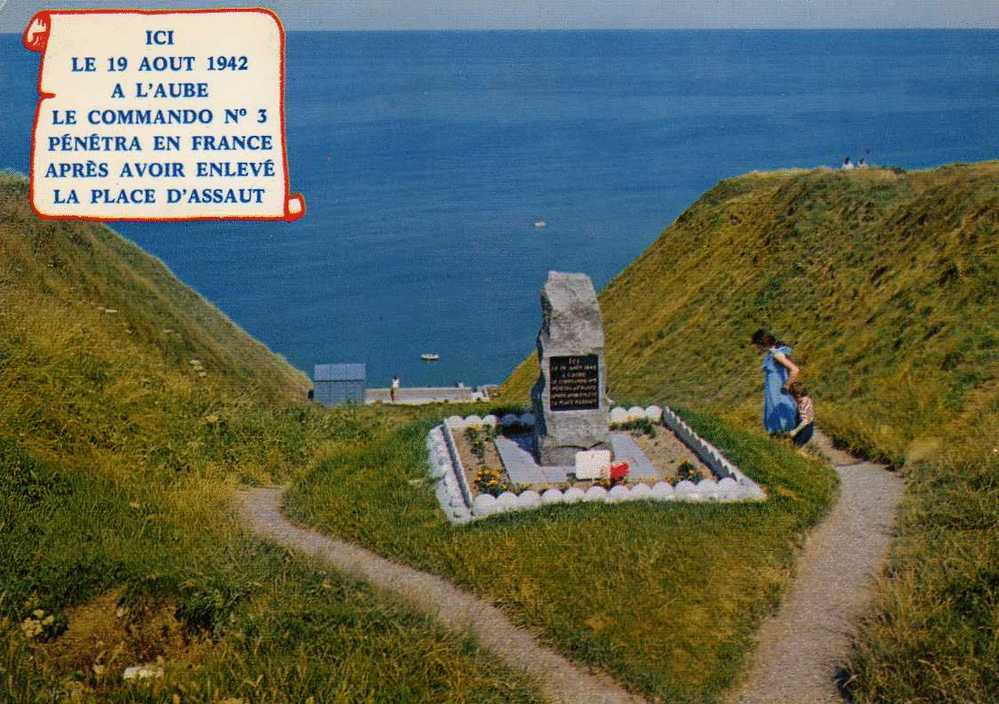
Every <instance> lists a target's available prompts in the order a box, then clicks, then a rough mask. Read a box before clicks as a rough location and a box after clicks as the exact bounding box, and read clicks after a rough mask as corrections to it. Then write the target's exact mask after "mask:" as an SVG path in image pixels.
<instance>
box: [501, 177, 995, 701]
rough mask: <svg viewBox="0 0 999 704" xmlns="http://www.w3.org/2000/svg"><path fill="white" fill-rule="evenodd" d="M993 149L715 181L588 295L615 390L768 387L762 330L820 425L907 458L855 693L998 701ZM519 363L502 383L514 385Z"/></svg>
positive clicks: (861, 446)
mask: <svg viewBox="0 0 999 704" xmlns="http://www.w3.org/2000/svg"><path fill="white" fill-rule="evenodd" d="M997 300H999V162H987V163H981V164H973V165H955V166H948V167H943V168H939V169H935V170H932V171H926V172H918V173H908V174H905V173H895V172H893V171H888V170H876V169H871V170H857V171H851V172H843V171H837V172H831V171H828V170H816V171H788V172H779V173H769V174H750V175H746V176H742V177H739V178H734V179H730V180H726V181H723V182H721V183H720V184H718V185H717V186H716V187H715V188H713V189H712V190H711V191H709V192H708V193H707V194H705V195H704V196H703V197H702V198H701V199H700V200H699V201H697V202H696V203H695V204H694V205H693V206H692V207H691V208H690V209H689V210H687V211H686V212H685V213H683V215H681V216H680V217H679V218H678V219H677V220H676V221H675V222H674V223H673V224H672V225H671V226H670V227H669V228H668V229H667V230H666V231H665V232H664V233H663V234H662V236H661V237H660V238H659V239H658V240H657V241H656V242H655V243H654V244H653V245H652V246H650V247H649V248H648V250H646V251H645V252H644V253H643V254H642V255H641V256H640V257H639V258H638V259H637V260H636V261H635V262H633V263H632V264H631V265H630V266H629V267H628V268H627V269H625V270H624V271H623V272H622V273H621V274H620V275H619V276H618V277H617V278H616V279H615V280H614V281H613V282H611V284H610V285H609V286H608V287H607V289H606V290H605V291H603V292H602V294H601V296H600V301H601V306H602V310H603V315H604V320H605V324H606V331H607V358H608V364H609V367H610V385H611V395H612V396H613V397H614V398H616V399H618V400H619V401H623V400H641V401H644V402H653V401H663V402H667V403H678V404H681V405H685V406H692V407H695V408H702V409H711V410H719V409H727V408H732V407H733V406H734V407H738V408H742V409H745V410H746V411H747V412H748V410H749V409H752V411H753V412H754V413H756V412H757V411H756V408H757V406H758V405H759V404H760V403H761V398H760V390H761V383H762V377H761V373H760V369H759V365H760V360H759V359H758V358H757V356H756V355H755V354H754V353H753V351H752V349H751V348H750V347H749V346H748V344H747V343H748V338H749V335H750V334H751V333H752V331H753V330H755V329H756V328H758V327H768V328H771V329H772V330H773V331H774V332H775V333H776V334H777V335H778V336H779V337H782V338H783V339H784V340H785V341H786V342H787V343H788V344H790V345H791V346H792V347H793V348H794V358H795V359H796V360H797V361H798V362H800V363H801V365H802V367H803V369H804V377H803V379H804V381H805V383H806V384H807V386H808V387H809V389H810V390H811V391H812V392H813V396H814V398H815V399H816V406H817V411H818V417H819V424H820V425H821V426H822V427H824V428H825V429H826V430H827V431H828V432H830V433H831V434H833V435H834V436H835V437H836V438H837V439H838V440H839V441H840V442H841V443H843V444H844V445H847V446H849V447H851V448H853V449H854V450H856V451H858V452H860V453H862V454H866V455H868V456H871V457H876V458H883V459H886V460H887V461H889V462H890V463H892V464H894V465H896V466H897V467H903V468H904V471H905V472H906V473H907V474H908V476H909V479H910V481H909V489H908V495H907V500H906V503H905V506H904V509H903V514H902V520H901V527H900V535H899V538H898V540H897V541H896V543H895V549H894V552H893V556H892V564H891V568H890V570H889V572H888V574H887V575H886V577H885V579H884V580H882V582H881V583H880V585H879V595H878V607H877V613H876V614H875V615H874V616H872V618H871V619H870V620H869V621H868V622H867V623H866V624H865V626H864V630H863V635H862V638H861V641H860V643H859V644H858V646H857V649H856V652H855V656H854V660H853V662H852V663H851V670H852V672H851V674H852V675H853V677H854V679H853V680H852V681H851V683H850V687H851V689H852V691H853V692H854V695H855V697H856V699H857V700H858V701H860V702H875V701H877V702H881V701H891V702H896V701H899V702H901V701H905V702H945V701H946V702H987V701H995V700H996V699H997V698H999V665H997V663H999V636H997V632H999V479H997V478H999V447H997V445H999V441H997V438H999V307H997V304H996V301H997ZM536 373H537V372H536V361H535V360H534V359H533V358H531V359H528V360H526V361H525V362H524V363H523V364H522V365H521V366H520V367H519V368H518V369H517V370H516V371H515V372H514V374H513V375H512V376H511V378H510V379H509V380H508V381H507V383H506V384H505V385H504V394H505V395H506V397H507V398H509V399H520V398H525V397H526V394H527V390H528V389H529V387H530V384H531V383H532V382H533V380H534V378H535V375H536Z"/></svg>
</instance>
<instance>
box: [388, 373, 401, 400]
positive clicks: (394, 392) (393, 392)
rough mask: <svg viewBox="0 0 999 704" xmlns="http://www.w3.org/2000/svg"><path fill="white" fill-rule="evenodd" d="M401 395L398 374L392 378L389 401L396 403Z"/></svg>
mask: <svg viewBox="0 0 999 704" xmlns="http://www.w3.org/2000/svg"><path fill="white" fill-rule="evenodd" d="M398 394H399V375H398V374H396V375H395V376H393V377H392V385H391V386H390V387H389V399H391V401H392V403H395V400H396V396H398Z"/></svg>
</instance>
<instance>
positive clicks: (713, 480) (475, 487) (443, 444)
mask: <svg viewBox="0 0 999 704" xmlns="http://www.w3.org/2000/svg"><path fill="white" fill-rule="evenodd" d="M610 418H611V423H610V430H611V431H612V432H611V433H610V439H609V443H610V445H611V446H613V448H614V449H615V453H616V459H617V460H622V461H624V462H626V463H628V465H629V467H628V474H627V475H625V476H624V477H614V476H613V475H610V476H603V477H600V478H596V479H578V478H577V477H576V476H575V475H574V474H573V468H572V467H558V466H539V465H538V464H537V463H536V461H535V459H534V458H533V456H532V454H531V453H532V448H533V446H534V445H533V442H534V432H533V428H534V424H535V417H534V415H533V414H531V413H520V414H515V413H507V414H504V415H503V416H501V417H497V416H495V415H486V416H484V417H480V416H475V415H472V416H467V417H462V416H450V417H449V418H447V419H446V420H445V421H444V422H443V423H442V424H440V425H439V426H435V427H434V428H432V429H431V430H430V432H429V433H428V434H427V442H426V445H427V452H428V460H429V466H430V474H431V477H432V478H433V480H434V481H435V493H436V496H437V500H438V503H439V504H440V507H441V509H442V510H443V511H444V513H445V515H446V516H447V518H448V520H449V521H451V522H452V523H455V524H465V523H468V522H470V521H474V520H477V519H482V518H486V517H488V516H493V515H497V514H500V513H505V512H507V511H521V510H529V509H535V508H539V507H540V506H543V505H547V504H559V503H569V504H571V503H577V502H585V503H590V502H607V503H620V502H624V501H638V500H652V501H757V500H760V499H763V498H764V497H765V494H764V492H763V490H762V489H761V488H760V487H759V486H758V485H757V484H756V483H755V482H754V481H753V480H752V479H750V478H749V477H747V476H746V475H744V474H743V473H742V472H741V471H740V470H739V469H738V468H737V467H736V466H735V465H734V464H733V463H731V462H730V461H729V460H728V459H726V458H725V457H724V456H723V455H722V453H721V452H720V451H719V450H718V449H717V448H715V447H714V446H713V445H711V444H710V443H708V442H707V441H705V440H704V439H703V438H701V437H700V436H699V435H697V433H696V432H694V431H693V429H691V428H690V426H689V425H687V424H686V423H685V422H684V421H683V420H681V419H680V418H679V416H677V415H676V413H674V412H673V411H672V410H671V409H669V408H667V409H660V408H659V407H658V406H650V407H648V408H641V407H638V406H636V407H633V408H629V409H624V408H615V409H613V410H612V411H611V412H610ZM504 443H505V444H504ZM649 453H651V456H650V454H649ZM653 458H655V459H653ZM524 477H529V478H531V480H529V481H525V480H524ZM518 479H519V481H518Z"/></svg>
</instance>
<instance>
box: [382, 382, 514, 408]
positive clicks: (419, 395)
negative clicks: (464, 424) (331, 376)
mask: <svg viewBox="0 0 999 704" xmlns="http://www.w3.org/2000/svg"><path fill="white" fill-rule="evenodd" d="M494 388H495V387H494ZM389 391H390V390H389V389H388V388H381V389H367V390H366V391H365V392H364V402H365V403H366V404H370V403H395V404H399V405H406V406H418V405H421V404H425V403H444V402H449V403H470V402H474V401H488V400H489V393H488V391H487V390H483V387H470V386H404V387H402V388H400V389H397V390H396V392H395V401H392V400H391V396H390V393H389Z"/></svg>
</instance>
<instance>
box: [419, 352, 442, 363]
mask: <svg viewBox="0 0 999 704" xmlns="http://www.w3.org/2000/svg"><path fill="white" fill-rule="evenodd" d="M440 358H441V356H440V355H439V354H435V353H433V352H424V353H423V354H421V355H420V359H422V360H423V361H424V362H436V361H437V360H438V359H440Z"/></svg>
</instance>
